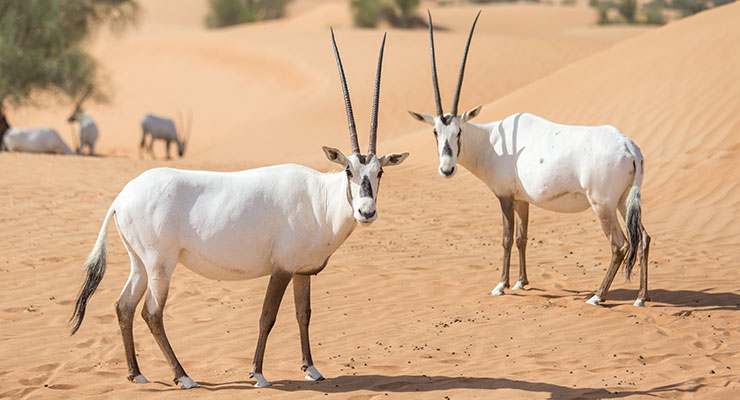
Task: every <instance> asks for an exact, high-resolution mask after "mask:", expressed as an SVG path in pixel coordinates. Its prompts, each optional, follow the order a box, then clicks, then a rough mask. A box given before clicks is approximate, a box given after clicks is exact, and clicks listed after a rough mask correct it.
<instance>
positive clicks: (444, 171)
mask: <svg viewBox="0 0 740 400" xmlns="http://www.w3.org/2000/svg"><path fill="white" fill-rule="evenodd" d="M440 171H442V174H443V175H444V176H450V175H452V174H454V173H455V167H452V168H450V169H447V170H445V169H441V168H440Z"/></svg>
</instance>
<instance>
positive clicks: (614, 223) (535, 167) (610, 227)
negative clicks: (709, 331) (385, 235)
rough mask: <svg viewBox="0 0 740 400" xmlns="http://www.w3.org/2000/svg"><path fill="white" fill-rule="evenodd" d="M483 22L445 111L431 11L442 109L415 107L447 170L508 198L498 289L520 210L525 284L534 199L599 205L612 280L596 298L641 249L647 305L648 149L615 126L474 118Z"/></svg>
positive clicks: (544, 203) (641, 296)
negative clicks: (466, 100)
mask: <svg viewBox="0 0 740 400" xmlns="http://www.w3.org/2000/svg"><path fill="white" fill-rule="evenodd" d="M478 15H480V13H478ZM475 21H476V22H477V21H478V17H476V19H475ZM476 22H473V26H472V28H471V29H470V35H469V36H468V42H467V45H466V47H465V52H464V54H463V60H462V65H461V67H460V75H459V77H458V82H457V88H456V90H455V97H454V98H453V100H452V110H451V111H450V113H447V114H444V113H443V111H442V100H441V98H440V95H439V85H438V83H437V82H438V81H437V70H436V62H435V57H434V32H433V27H432V17H431V14H430V15H429V36H430V40H431V49H432V50H431V57H432V82H433V88H434V93H435V100H436V106H437V115H434V116H432V115H427V114H420V113H416V112H412V111H410V113H411V115H412V116H413V117H414V118H415V119H417V120H419V121H423V122H426V123H428V124H430V125H433V126H434V137H435V139H436V140H437V150H438V153H439V160H440V162H439V173H440V175H442V176H444V177H448V178H449V177H452V176H453V175H454V174H455V171H456V164H457V163H458V162H459V163H460V164H461V165H462V166H464V167H465V168H466V169H468V170H469V171H470V172H472V173H473V174H474V175H475V176H477V177H478V178H479V179H480V180H482V181H483V182H485V184H486V185H487V186H488V187H489V189H491V191H493V193H494V194H495V195H496V197H498V199H499V201H500V203H501V211H502V214H503V226H504V229H503V247H504V262H503V270H502V276H501V282H500V283H499V284H498V285H497V286H496V288H495V289H493V291H492V292H491V294H493V295H502V294H504V289H505V288H508V287H509V259H510V257H511V247H512V244H513V242H514V240H513V235H514V222H515V217H514V215H515V214H516V215H517V216H518V218H517V224H516V225H517V235H516V244H517V248H518V249H519V281H518V282H517V283H516V285H515V286H514V289H521V288H523V287H524V285H526V284H528V283H529V282H528V280H527V270H526V264H525V258H526V257H525V252H526V248H527V224H528V216H529V204H530V203H531V204H534V205H536V206H539V207H542V208H544V209H546V210H551V211H556V212H565V213H573V212H580V211H583V210H586V209H588V208H589V207H591V209H593V210H594V212H595V213H596V216H597V217H598V218H599V221H600V222H601V227H602V228H603V230H604V233H605V234H606V236H607V238H608V239H609V241H610V243H611V252H612V255H611V263H610V265H609V269H608V270H607V273H606V276H605V277H604V281H603V282H602V284H601V286H600V287H599V289H598V290H597V291H596V294H595V295H594V296H593V297H592V298H591V299H589V300H588V303H590V304H594V305H597V304H599V303H600V302H602V301H604V300H605V299H606V296H607V293H608V291H609V286H610V285H611V283H612V280H613V279H614V276H615V274H616V273H617V270H618V269H619V267H620V265H622V263H623V262H624V264H625V270H626V273H627V277H629V275H630V273H631V270H632V267H633V266H634V264H635V260H636V258H637V253H638V252H639V254H640V291H639V293H638V296H637V300H636V301H635V305H636V306H644V305H645V301H646V300H648V290H647V264H648V251H649V247H650V236H648V234H647V232H646V231H645V229H644V227H643V226H642V222H641V207H642V203H641V199H640V186H641V185H642V179H643V174H644V165H643V157H642V154H641V153H640V149H639V148H638V147H637V145H635V143H634V142H633V141H632V140H630V139H629V138H628V137H627V136H625V135H624V134H623V133H622V132H620V131H619V130H618V129H616V128H614V127H612V126H606V125H605V126H569V125H560V124H556V123H553V122H550V121H547V120H545V119H543V118H540V117H537V116H534V115H531V114H525V113H520V114H514V115H511V116H509V117H507V118H505V119H503V120H501V121H496V122H491V123H488V124H473V123H470V122H468V121H469V120H470V119H471V118H473V117H475V116H476V115H478V113H479V112H480V109H481V107H480V106H478V107H475V108H473V109H472V110H470V111H467V112H465V113H463V114H462V115H458V113H457V105H458V101H459V100H460V88H461V86H462V80H463V74H464V72H465V60H466V58H467V54H468V48H469V47H470V40H471V38H472V36H473V30H474V29H475V23H476ZM617 210H619V212H620V214H622V217H623V218H624V219H625V222H626V226H627V238H628V239H629V242H625V236H624V233H622V229H621V228H620V226H619V221H618V220H617ZM625 256H627V257H626V260H625Z"/></svg>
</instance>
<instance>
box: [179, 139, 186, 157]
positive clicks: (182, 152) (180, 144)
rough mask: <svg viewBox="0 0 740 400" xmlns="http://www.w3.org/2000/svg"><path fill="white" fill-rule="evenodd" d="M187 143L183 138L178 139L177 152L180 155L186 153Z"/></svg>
mask: <svg viewBox="0 0 740 400" xmlns="http://www.w3.org/2000/svg"><path fill="white" fill-rule="evenodd" d="M186 144H187V143H185V142H183V141H182V139H178V140H177V154H179V155H180V157H182V156H184V155H185V145H186Z"/></svg>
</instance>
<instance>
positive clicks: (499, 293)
mask: <svg viewBox="0 0 740 400" xmlns="http://www.w3.org/2000/svg"><path fill="white" fill-rule="evenodd" d="M505 287H506V284H505V283H503V282H500V283H499V284H498V285H496V287H495V288H493V290H491V295H492V296H503V294H504V288H505Z"/></svg>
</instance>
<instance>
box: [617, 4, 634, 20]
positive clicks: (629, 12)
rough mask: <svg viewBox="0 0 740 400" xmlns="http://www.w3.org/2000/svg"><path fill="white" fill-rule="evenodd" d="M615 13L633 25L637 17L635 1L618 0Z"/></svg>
mask: <svg viewBox="0 0 740 400" xmlns="http://www.w3.org/2000/svg"><path fill="white" fill-rule="evenodd" d="M617 11H619V14H620V15H621V16H622V18H624V20H625V21H627V22H628V23H630V24H633V23H635V16H636V15H637V0H620V1H619V3H617Z"/></svg>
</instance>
